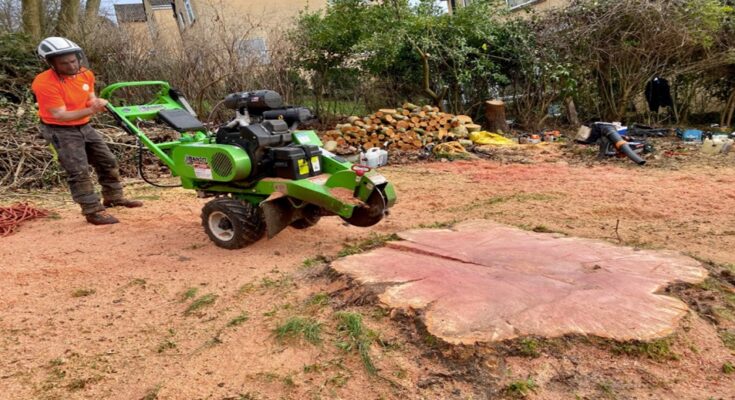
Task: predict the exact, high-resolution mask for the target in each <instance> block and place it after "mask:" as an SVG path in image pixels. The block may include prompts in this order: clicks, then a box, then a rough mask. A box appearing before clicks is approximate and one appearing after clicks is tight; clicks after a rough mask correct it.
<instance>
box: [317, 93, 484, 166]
mask: <svg viewBox="0 0 735 400" xmlns="http://www.w3.org/2000/svg"><path fill="white" fill-rule="evenodd" d="M480 129H481V127H480V125H477V124H474V123H473V122H472V118H470V117H468V116H466V115H453V114H447V113H444V112H441V111H439V109H438V108H437V107H432V106H417V105H415V104H411V103H406V104H404V105H403V107H401V108H396V109H381V110H379V111H378V112H376V113H374V114H371V115H368V116H366V117H362V118H361V117H356V116H352V117H349V118H348V119H347V123H344V124H338V125H337V126H336V127H335V129H334V130H329V131H326V132H325V133H323V134H322V142H324V143H325V147H326V148H328V149H329V148H332V149H333V151H335V152H336V153H338V154H351V153H355V152H357V151H359V150H360V149H363V150H367V149H370V148H373V147H380V148H386V149H389V150H401V151H414V150H418V149H421V148H422V147H423V146H426V145H427V144H430V143H443V142H449V141H455V140H458V139H463V138H466V137H467V136H468V135H469V134H470V133H471V132H475V131H479V130H480ZM330 142H331V143H330Z"/></svg>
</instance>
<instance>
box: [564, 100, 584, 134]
mask: <svg viewBox="0 0 735 400" xmlns="http://www.w3.org/2000/svg"><path fill="white" fill-rule="evenodd" d="M564 102H565V103H566V106H567V118H568V119H569V123H570V124H572V125H573V126H575V127H576V126H580V125H582V124H580V123H579V116H578V115H577V106H575V105H574V99H573V98H571V97H567V98H566V99H565V101H564Z"/></svg>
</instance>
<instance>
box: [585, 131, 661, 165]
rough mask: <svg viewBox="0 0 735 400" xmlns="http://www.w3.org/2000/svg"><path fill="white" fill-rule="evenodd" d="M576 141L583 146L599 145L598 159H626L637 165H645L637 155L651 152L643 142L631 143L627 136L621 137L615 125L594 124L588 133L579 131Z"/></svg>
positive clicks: (644, 161)
mask: <svg viewBox="0 0 735 400" xmlns="http://www.w3.org/2000/svg"><path fill="white" fill-rule="evenodd" d="M582 135H583V136H582ZM577 141H578V142H580V143H583V144H597V145H599V146H600V151H599V153H598V157H599V158H606V157H610V156H620V157H628V158H630V159H631V160H632V161H633V162H635V163H636V164H638V165H645V164H646V160H644V159H643V158H641V156H640V155H639V153H643V152H648V151H650V150H651V147H650V146H649V145H648V144H647V143H645V142H644V141H633V140H631V138H630V137H629V136H623V135H621V134H620V133H618V128H617V126H616V125H614V124H611V123H607V122H595V123H594V124H592V126H591V128H590V130H589V132H582V131H581V130H580V136H577Z"/></svg>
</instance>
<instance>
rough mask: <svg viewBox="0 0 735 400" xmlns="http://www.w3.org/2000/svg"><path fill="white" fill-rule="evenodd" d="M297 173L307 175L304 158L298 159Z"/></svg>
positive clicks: (306, 165) (307, 169) (307, 170)
mask: <svg viewBox="0 0 735 400" xmlns="http://www.w3.org/2000/svg"><path fill="white" fill-rule="evenodd" d="M299 174H300V175H309V164H308V163H307V162H306V160H299Z"/></svg>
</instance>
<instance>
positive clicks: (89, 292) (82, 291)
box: [71, 289, 97, 297]
mask: <svg viewBox="0 0 735 400" xmlns="http://www.w3.org/2000/svg"><path fill="white" fill-rule="evenodd" d="M95 293H97V291H96V290H94V289H77V290H75V291H73V292H72V294H71V297H87V296H91V295H93V294H95Z"/></svg>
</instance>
